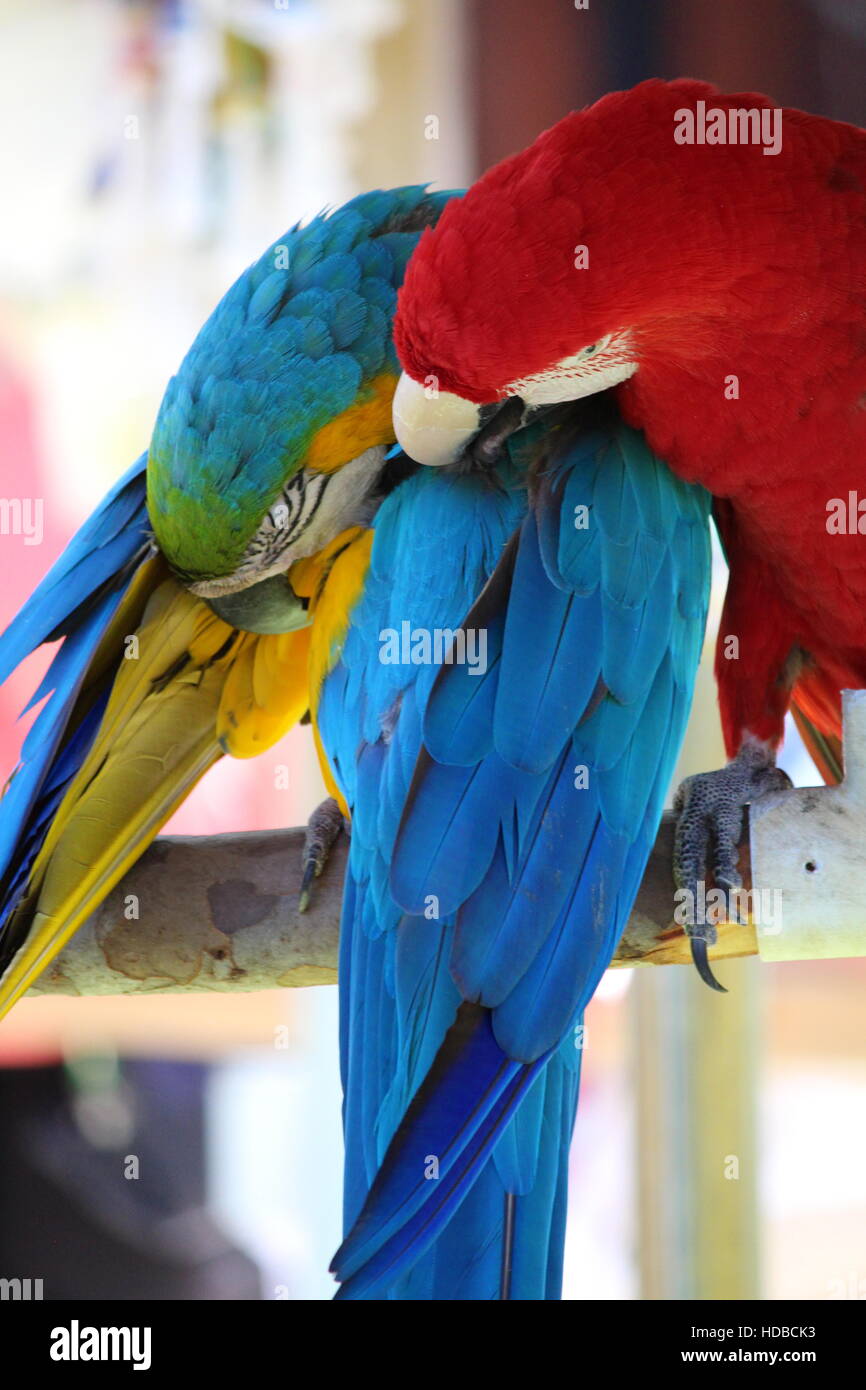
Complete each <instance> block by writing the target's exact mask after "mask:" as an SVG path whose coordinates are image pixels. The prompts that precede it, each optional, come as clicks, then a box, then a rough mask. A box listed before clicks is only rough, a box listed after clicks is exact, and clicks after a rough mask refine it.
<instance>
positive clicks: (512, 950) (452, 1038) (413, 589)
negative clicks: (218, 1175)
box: [317, 393, 710, 1300]
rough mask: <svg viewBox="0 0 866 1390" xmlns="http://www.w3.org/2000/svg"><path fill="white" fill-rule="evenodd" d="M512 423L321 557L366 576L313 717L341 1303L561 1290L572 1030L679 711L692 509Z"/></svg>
mask: <svg viewBox="0 0 866 1390" xmlns="http://www.w3.org/2000/svg"><path fill="white" fill-rule="evenodd" d="M434 397H435V393H434ZM432 410H433V412H435V398H434V399H433V404H432ZM516 423H518V424H520V423H521V421H520V420H519V419H518V420H517V422H516ZM514 424H515V421H512V422H511V423H510V426H508V428H503V424H502V418H501V416H500V417H498V418H497V420H494V421H491V422H490V425H489V426H488V427H487V430H486V435H485V432H484V431H482V436H479V437H478V438H477V439H476V440H474V441H473V442H472V448H471V450H470V451H469V452H468V453H464V456H463V457H462V459H461V460H459V466H458V467H457V468H456V469H455V470H451V471H449V470H447V469H440V468H435V469H428V468H424V469H422V470H420V471H419V472H417V473H416V474H414V475H413V476H411V477H410V478H408V479H407V480H406V481H404V482H403V483H402V485H401V486H400V487H398V488H396V489H395V490H394V491H393V492H392V493H391V494H390V496H389V497H387V498H386V499H385V501H384V502H383V503H382V505H381V507H380V509H379V511H378V513H377V515H376V518H375V520H374V522H373V539H372V547H371V548H370V546H369V540H368V539H367V540H365V542H364V543H363V545H362V543H361V541H360V540H359V541H358V543H357V551H356V553H355V554H354V555H353V550H352V547H349V548H347V549H346V550H345V551H344V552H343V553H342V555H341V556H340V558H339V560H338V561H337V562H336V563H337V564H340V565H344V566H345V567H346V571H347V573H348V572H354V573H355V574H356V575H359V574H361V573H363V571H364V567H365V566H367V568H366V573H365V574H364V577H363V579H362V580H356V583H355V587H356V589H357V590H358V592H359V594H360V597H359V599H358V602H357V603H356V605H355V606H354V607H353V609H352V612H351V619H350V625H349V629H348V633H347V635H346V637H345V640H344V642H343V645H342V648H341V650H340V653H339V657H338V659H337V660H336V662H335V663H334V667H333V669H332V670H331V672H330V674H326V675H325V678H324V681H323V684H322V686H321V695H320V698H319V700H318V705H317V719H318V726H319V730H320V735H321V738H322V741H323V744H324V747H325V749H326V751H327V754H328V757H329V759H330V762H331V765H332V768H333V771H334V774H335V777H336V778H337V781H338V783H339V785H340V787H341V789H342V791H343V794H344V797H345V800H346V802H347V804H348V806H349V808H350V811H351V815H352V839H351V850H350V857H349V865H348V877H347V882H346V889H345V898H344V909H343V921H342V930H341V960H340V991H341V1016H342V1023H341V1051H342V1066H343V1085H344V1092H345V1107H344V1120H345V1139H346V1179H345V1193H344V1204H345V1226H346V1232H347V1234H346V1239H345V1241H344V1243H343V1245H342V1247H341V1249H340V1250H339V1251H338V1253H337V1256H336V1258H335V1261H334V1266H333V1267H334V1271H335V1273H336V1275H337V1277H338V1278H339V1279H340V1280H342V1281H343V1283H342V1288H341V1290H340V1293H339V1294H338V1297H341V1298H349V1299H370V1298H372V1299H378V1298H392V1299H393V1298H396V1299H437V1300H454V1299H472V1300H480V1299H497V1298H509V1299H555V1298H558V1297H559V1296H560V1289H561V1279H562V1256H563V1244H564V1226H565V1211H566V1185H567V1158H568V1149H569V1144H570V1140H571V1133H572V1127H573V1122H574V1115H575V1106H576V1101H577V1089H578V1079H579V1071H580V1057H581V1051H580V1046H581V1038H582V1028H581V1020H582V1014H583V1010H584V1007H585V1005H586V1004H587V1002H588V1001H589V999H590V997H591V995H592V993H593V991H594V990H595V987H596V985H597V983H598V981H599V979H600V977H601V974H602V972H603V971H604V970H605V968H606V967H607V965H608V963H609V961H610V957H611V955H612V953H613V951H614V948H615V946H616V943H617V941H618V938H619V936H620V934H621V932H622V930H623V927H624V925H625V922H626V919H627V917H628V914H629V911H630V909H631V906H632V903H633V901H634V897H635V894H636V892H637V889H638V886H639V884H640V880H641V877H642V874H643V871H644V868H645V865H646V861H647V857H648V855H649V852H650V848H651V846H652V844H653V842H654V839H655V835H656V831H657V828H658V822H659V818H660V815H661V811H662V806H663V802H664V797H665V793H666V790H667V787H668V784H669V781H670V778H671V775H672V772H673V767H674V762H675V760H676V757H677V753H678V750H679V747H680V743H681V740H682V736H683V732H684V730H685V725H686V720H687V716H688V711H689V707H690V703H691V697H692V690H693V683H694V677H695V671H696V667H697V661H698V657H699V652H700V647H701V642H702V637H703V630H704V622H705V617H706V607H707V600H708V590H709V574H710V553H709V537H708V497H707V494H706V493H704V492H703V490H702V489H700V488H695V487H690V486H688V485H686V484H684V483H682V482H680V481H679V480H677V479H676V478H675V477H674V476H673V475H672V474H671V473H670V472H669V471H668V469H667V468H666V467H665V465H664V464H662V463H661V462H659V461H658V460H657V459H656V458H654V456H653V455H652V453H651V452H650V451H649V449H648V447H647V445H646V443H645V441H644V440H643V438H642V436H640V435H639V434H637V433H635V432H634V431H633V430H631V429H628V428H627V427H626V426H625V425H624V424H623V423H622V422H621V421H620V420H619V418H618V417H617V415H616V412H615V409H614V407H613V406H612V405H610V404H609V403H608V402H607V401H603V402H601V403H600V404H598V403H596V404H594V405H590V406H587V405H577V406H572V407H569V408H567V409H566V410H565V411H562V410H558V411H557V412H556V413H555V414H554V415H545V414H542V413H539V414H538V416H537V418H536V419H535V421H534V422H532V421H531V420H530V422H529V423H527V424H526V425H525V426H524V427H523V428H521V429H519V430H518V431H517V432H516V433H515V432H514ZM509 433H510V438H508V437H506V436H507V435H508V434H509ZM367 549H369V551H370V553H369V562H368V561H367V558H366V552H367ZM437 641H439V649H440V652H441V651H442V650H443V649H444V650H447V651H449V652H450V656H446V657H445V659H444V662H443V661H442V658H441V655H440V657H439V658H438V664H437V658H436V650H437Z"/></svg>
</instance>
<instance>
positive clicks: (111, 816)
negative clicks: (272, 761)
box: [0, 187, 448, 1014]
mask: <svg viewBox="0 0 866 1390" xmlns="http://www.w3.org/2000/svg"><path fill="white" fill-rule="evenodd" d="M447 197H448V195H447V194H432V193H429V192H428V191H426V190H425V189H424V188H421V187H415V188H402V189H395V190H393V191H390V192H380V193H369V194H365V195H363V196H361V197H359V198H355V199H354V200H353V201H352V202H350V203H348V204H347V205H346V206H345V207H343V208H341V209H339V210H338V211H336V212H333V213H332V214H331V215H330V216H320V217H317V218H315V219H314V220H313V221H312V222H311V223H310V224H309V225H307V226H303V227H301V226H298V227H295V228H293V229H292V230H291V231H289V232H288V233H287V234H286V236H285V237H283V238H282V240H281V241H279V242H277V243H275V244H274V245H273V246H272V247H271V248H269V250H268V251H266V252H265V254H264V255H263V256H262V257H261V258H260V259H259V260H258V261H257V262H256V263H255V264H254V265H252V266H251V267H250V268H249V269H248V270H247V271H245V272H244V274H243V275H241V277H240V278H239V280H238V281H237V282H236V284H235V285H234V286H233V287H232V288H231V289H230V290H229V292H228V293H227V294H226V296H225V297H224V298H223V299H222V300H221V302H220V303H219V304H218V306H217V308H216V309H215V310H214V312H213V314H212V315H211V317H210V319H209V320H208V322H207V323H206V324H205V326H204V327H203V329H202V330H201V332H200V333H199V335H198V337H197V338H196V340H195V342H194V344H193V346H192V348H191V349H190V351H189V353H188V354H187V356H186V358H185V359H184V361H183V363H182V365H181V367H180V369H179V370H178V373H177V375H176V376H175V377H174V378H173V379H172V381H171V382H170V384H169V386H168V389H167V391H166V394H165V398H164V400H163V402H162V405H161V407H160V410H159V414H158V418H157V421H156V425H155V428H154V432H153V438H152V440H151V443H150V447H149V450H148V452H147V454H146V455H142V457H141V458H140V459H139V460H138V461H137V462H136V463H135V464H134V465H133V466H132V468H131V469H130V470H129V472H128V473H127V474H126V475H125V477H123V478H122V479H121V480H120V482H118V483H117V485H116V486H115V487H114V488H113V489H112V490H111V492H110V493H109V494H108V496H107V497H106V499H105V501H104V502H103V503H102V505H101V506H100V507H99V508H98V509H97V510H96V512H95V513H94V514H93V516H91V518H90V519H89V520H88V521H87V522H86V523H85V524H84V526H83V527H82V528H81V530H80V531H79V532H78V534H77V535H76V536H75V538H74V539H73V540H72V541H71V543H70V545H69V546H68V547H67V549H66V550H65V551H64V553H63V554H62V555H61V557H60V558H59V560H58V561H57V563H56V564H55V565H54V567H53V568H52V569H51V571H50V572H49V573H48V575H47V576H46V577H45V579H44V580H43V581H42V583H41V584H40V585H39V587H38V588H37V590H36V591H35V593H34V594H33V595H32V597H31V598H30V599H29V600H28V602H27V603H26V604H25V606H24V608H23V609H22V610H21V612H20V613H19V614H18V615H17V617H16V618H15V619H14V621H13V622H12V623H11V625H10V626H9V628H8V629H7V630H6V632H5V633H4V634H3V636H2V638H0V679H5V678H6V676H7V675H8V674H9V672H10V671H11V670H12V669H14V667H15V666H16V665H17V664H18V663H19V662H20V661H21V660H22V659H23V658H24V657H25V656H26V655H27V654H28V653H29V652H30V651H32V650H33V649H34V648H36V647H38V646H39V645H40V644H42V643H44V642H51V641H54V640H56V639H58V638H60V639H62V641H61V642H60V645H59V647H58V648H57V650H56V652H55V655H54V658H53V661H52V663H51V665H50V668H49V670H48V672H47V674H46V676H45V678H44V679H43V681H42V683H41V684H40V686H39V688H38V690H37V691H36V693H35V695H34V696H33V700H32V701H31V702H30V703H31V706H32V705H34V704H37V703H38V702H40V701H42V700H45V703H44V705H43V708H42V709H41V710H40V711H39V714H38V716H37V718H36V720H35V722H34V724H33V726H32V728H31V729H30V731H29V733H28V734H27V737H26V739H25V741H24V744H23V747H22V751H21V758H20V762H19V766H18V768H17V769H16V771H15V773H14V775H13V777H12V778H11V781H10V783H9V786H8V789H7V791H6V794H5V796H4V798H3V800H2V802H0V927H2V934H0V970H2V979H0V1014H2V1013H4V1012H5V1011H6V1010H7V1009H8V1008H10V1007H11V1006H12V1004H14V1002H15V1001H16V1000H17V999H18V998H19V997H20V996H21V994H23V993H24V991H25V990H26V989H27V988H28V987H29V985H31V984H32V983H33V981H34V980H35V979H36V978H37V977H38V975H39V973H40V972H41V971H42V970H43V969H44V968H45V966H46V965H47V964H48V963H49V961H50V960H51V959H52V958H53V957H54V956H55V955H56V953H57V952H58V951H59V950H60V949H61V948H62V946H63V945H64V944H65V942H66V941H67V940H68V939H69V937H70V936H71V935H72V933H73V932H74V931H75V930H76V929H77V927H78V926H79V925H80V924H81V923H82V922H83V921H84V920H85V918H86V917H87V916H88V915H89V914H90V913H91V912H92V911H93V910H94V908H95V907H96V906H97V905H98V903H99V902H100V901H101V900H102V898H103V897H104V896H105V895H106V893H108V891H109V890H110V888H111V887H112V886H113V885H114V884H115V883H116V882H117V881H118V880H119V879H120V878H121V876H122V875H123V873H124V872H125V871H126V869H127V868H128V867H129V865H130V864H131V863H133V862H134V861H135V860H136V859H137V858H138V857H139V855H141V854H142V853H143V851H144V849H145V848H146V846H147V845H148V844H149V843H150V841H151V840H152V839H153V837H154V836H155V834H156V833H157V831H158V830H159V828H160V827H161V826H162V825H163V824H164V823H165V821H166V820H167V819H168V817H169V816H170V815H171V813H172V811H173V810H174V809H175V808H176V807H177V806H178V804H179V803H180V802H181V801H182V800H183V798H184V797H185V796H186V795H187V793H188V792H189V790H190V789H191V787H192V786H193V785H194V784H195V783H196V782H197V781H198V780H199V778H201V777H202V776H203V775H204V773H205V772H207V770H208V769H209V768H210V767H211V766H212V765H213V764H214V762H216V760H217V759H218V758H220V757H221V756H222V754H223V753H230V754H232V755H234V756H236V757H250V756H253V755H255V754H257V753H259V752H262V751H264V750H265V749H266V748H269V747H270V746H271V745H272V744H273V743H274V742H275V741H276V740H277V739H278V738H280V737H281V736H282V734H283V733H284V732H285V731H286V730H287V729H288V728H289V727H290V726H291V725H292V724H294V723H295V722H297V721H298V720H299V719H300V718H301V717H302V716H303V715H304V714H305V712H306V711H307V710H308V709H309V707H310V693H309V669H310V663H311V660H312V652H313V648H314V647H315V646H316V644H317V643H319V644H322V643H324V644H325V645H327V643H328V642H329V641H330V640H331V639H330V632H331V627H333V629H334V631H335V632H336V631H337V630H338V629H339V625H340V621H341V620H342V614H341V611H340V600H339V597H338V596H337V595H336V593H335V591H334V589H333V586H332V587H331V591H330V602H329V605H328V606H327V607H320V617H319V620H318V630H317V631H316V632H315V634H314V632H313V627H312V626H311V624H310V617H309V614H308V612H307V607H308V600H307V599H301V598H299V597H298V596H297V594H296V593H295V591H294V590H293V589H292V587H291V584H290V582H287V578H286V574H287V571H289V570H290V568H291V566H292V565H293V563H294V562H295V561H296V560H299V559H301V558H303V560H304V574H305V581H306V582H307V583H308V584H313V583H314V582H317V578H318V580H319V581H320V580H321V578H322V573H320V572H318V571H317V566H327V564H328V563H329V557H330V553H331V552H330V551H329V546H330V544H331V542H332V541H333V540H334V538H335V537H338V536H339V535H340V534H341V533H344V532H346V533H347V534H350V535H352V536H353V537H354V536H355V535H356V533H359V534H362V533H363V531H364V529H365V527H366V523H367V521H368V519H369V517H370V516H371V515H372V512H373V511H374V510H375V507H376V504H377V500H378V497H379V496H380V495H381V493H382V492H384V491H385V490H386V489H387V487H388V486H390V485H392V484H393V481H394V479H395V478H397V477H399V472H400V468H401V467H402V465H401V463H400V461H399V459H395V460H387V459H386V457H385V455H386V453H387V452H388V450H389V449H390V448H391V446H392V444H393V439H394V436H393V429H392V424H391V397H392V395H393V389H394V384H395V382H396V379H397V376H398V373H399V369H398V364H397V361H396V357H395V354H394V348H393V344H392V341H391V324H392V318H393V312H394V305H395V297H396V290H397V287H398V285H399V283H400V280H401V278H402V274H403V271H404V269H405V265H406V262H407V260H408V257H409V255H410V254H411V251H412V249H413V248H414V246H415V243H416V241H417V239H418V233H419V230H420V229H421V228H422V227H423V226H426V225H428V224H430V223H431V222H433V221H435V219H436V217H437V216H438V214H439V212H440V211H441V208H442V207H443V205H444V203H445V201H446V200H447ZM325 619H327V621H328V623H329V625H330V626H329V627H328V629H327V631H325V629H324V623H325ZM46 697H47V698H46ZM28 708H30V706H28ZM328 775H330V774H328ZM319 840H321V836H320V837H319ZM320 850H321V845H320V843H318V842H315V841H314V843H313V851H314V853H312V855H311V858H310V861H309V863H308V865H307V876H309V874H310V873H312V872H315V871H318V869H319V868H320V867H321V862H320V853H319V852H320Z"/></svg>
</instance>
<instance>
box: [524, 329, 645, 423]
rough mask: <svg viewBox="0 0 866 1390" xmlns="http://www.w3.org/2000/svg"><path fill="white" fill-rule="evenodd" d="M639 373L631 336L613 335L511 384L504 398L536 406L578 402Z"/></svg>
mask: <svg viewBox="0 0 866 1390" xmlns="http://www.w3.org/2000/svg"><path fill="white" fill-rule="evenodd" d="M637 369H638V364H637V362H636V361H635V360H634V354H633V349H632V343H631V337H630V335H629V334H628V333H627V332H622V333H612V334H610V335H609V336H608V337H607V338H602V339H601V341H600V342H598V343H593V344H592V345H591V346H589V347H585V348H581V350H580V352H576V353H574V355H573V356H572V357H563V358H562V360H561V361H559V362H555V363H554V364H553V366H552V367H547V368H545V370H544V371H543V372H534V373H532V374H531V375H530V376H525V377H520V378H519V379H518V380H517V381H512V382H509V384H508V386H507V387H506V389H505V392H503V394H504V395H509V396H520V397H522V399H523V400H524V401H525V402H526V404H527V405H533V406H534V405H554V404H556V403H557V402H559V401H577V400H580V399H581V397H583V396H592V395H594V394H595V392H596V391H606V390H607V389H608V388H609V387H611V386H618V385H619V383H620V382H621V381H627V380H628V378H629V377H630V376H633V375H634V373H635V372H636V371H637Z"/></svg>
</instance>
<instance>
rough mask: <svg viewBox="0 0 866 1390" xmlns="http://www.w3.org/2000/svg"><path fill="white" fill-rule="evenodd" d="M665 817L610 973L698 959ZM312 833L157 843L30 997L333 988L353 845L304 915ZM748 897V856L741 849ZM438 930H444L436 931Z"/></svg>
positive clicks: (740, 946) (739, 939)
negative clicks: (306, 850)
mask: <svg viewBox="0 0 866 1390" xmlns="http://www.w3.org/2000/svg"><path fill="white" fill-rule="evenodd" d="M673 835H674V827H673V820H672V818H671V817H670V816H666V817H665V820H664V821H663V823H662V826H661V829H660V831H659V835H658V839H657V840H656V844H655V848H654V850H653V853H652V856H651V857H650V861H649V864H648V866H647V872H646V875H645V877H644V881H643V884H642V886H641V890H640V893H639V895H638V900H637V903H636V904H635V909H634V912H633V913H632V916H631V919H630V921H629V924H628V927H627V928H626V931H625V934H624V936H623V938H622V941H621V942H620V945H619V949H618V951H617V954H616V958H615V959H614V961H613V965H615V966H618V965H619V966H622V965H674V964H684V963H686V962H688V961H689V960H690V953H689V944H688V941H687V940H686V937H685V935H684V934H683V931H682V929H681V928H680V927H677V926H675V925H674V924H673V921H672V918H673V911H674V901H673V882H672V877H671V862H672V854H673ZM303 843H304V831H303V830H272V831H259V832H254V833H250V834H238V835H215V836H201V837H198V836H186V835H177V836H165V837H163V838H162V839H159V840H157V841H156V842H155V843H154V844H153V845H152V846H151V847H150V849H149V850H148V851H147V853H146V854H145V855H144V856H143V857H142V859H141V860H140V861H139V863H138V864H136V865H135V867H134V868H133V869H131V870H130V872H129V873H128V874H127V876H126V878H125V879H124V880H123V882H122V883H121V884H119V885H118V887H117V888H115V889H114V891H113V892H112V893H111V894H109V896H108V898H107V899H106V901H105V902H104V903H103V905H102V907H100V908H99V910H98V911H97V912H96V913H94V915H93V916H92V917H91V918H90V920H89V921H88V922H86V923H85V924H84V926H83V927H82V928H81V930H80V931H79V932H78V933H77V934H76V935H75V937H74V938H73V940H72V941H71V942H70V944H69V945H68V946H67V947H66V949H65V950H64V951H63V952H62V953H61V954H60V955H59V956H58V957H57V959H56V960H55V961H54V962H53V963H52V964H51V965H50V966H49V967H48V969H47V970H46V971H45V973H44V974H43V975H42V977H41V978H40V980H39V982H38V983H37V984H36V985H35V986H34V987H33V989H31V991H30V993H31V994H71V995H92V994H188V993H206V992H208V991H223V990H228V991H236V990H261V989H274V988H278V987H282V986H286V985H322V984H333V983H334V982H335V981H336V978H337V947H338V939H339V918H340V901H341V897H342V885H343V873H344V870H345V865H346V855H347V852H348V841H347V839H346V837H345V836H344V835H343V836H341V837H340V839H339V840H338V841H337V844H336V845H335V846H334V849H333V851H332V854H331V858H330V861H329V863H328V864H327V866H326V868H325V871H324V873H323V874H322V877H321V878H320V879H318V880H317V881H316V884H315V886H314V890H313V896H312V901H311V903H310V907H309V910H308V911H307V912H306V913H303V914H302V913H299V912H298V910H297V901H298V891H299V888H300V878H301V851H302V847H303ZM741 864H742V865H743V869H744V874H743V877H744V879H745V881H746V886H748V880H749V863H748V846H745V845H744V846H742V847H741ZM431 930H435V924H434V923H431ZM756 952H757V942H756V937H755V931H754V928H753V927H752V926H750V925H747V926H740V925H736V924H728V925H725V926H723V927H721V928H720V930H719V941H718V943H717V945H716V946H714V947H711V948H710V956H711V958H712V959H714V960H719V959H724V958H725V957H729V956H745V955H754V954H755V953H756Z"/></svg>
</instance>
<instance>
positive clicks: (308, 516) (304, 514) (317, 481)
mask: <svg viewBox="0 0 866 1390" xmlns="http://www.w3.org/2000/svg"><path fill="white" fill-rule="evenodd" d="M384 458H385V450H384V448H383V447H382V445H380V444H377V445H374V447H373V448H371V449H365V450H364V452H363V454H359V455H358V457H357V458H354V459H352V460H351V461H350V462H349V463H346V464H344V465H343V467H342V468H338V469H337V470H336V471H335V472H333V473H313V472H308V471H307V470H306V469H302V470H301V472H300V473H297V474H296V475H295V477H294V478H292V480H291V481H290V482H289V483H288V484H287V485H286V487H285V488H284V489H283V491H282V493H281V494H280V496H279V497H278V498H277V499H276V501H275V502H274V503H273V504H272V505H271V508H270V510H269V511H268V512H267V514H266V516H265V517H264V519H263V520H262V523H261V525H260V526H259V529H258V531H257V532H256V534H255V535H254V536H253V538H252V540H251V541H250V543H249V545H248V546H247V549H246V553H245V555H244V558H243V559H242V560H241V563H240V564H239V565H238V567H237V569H236V570H235V572H234V574H227V575H223V576H220V578H219V579H203V580H200V581H199V583H197V584H191V585H190V586H189V587H190V591H191V592H192V593H194V594H198V595H199V597H200V598H219V597H220V596H221V595H223V594H236V593H238V592H240V590H242V589H248V588H249V587H250V585H251V584H258V582H259V580H261V579H269V578H270V577H271V575H273V574H284V573H285V571H286V570H287V569H288V567H289V565H291V564H294V562H295V560H303V559H306V557H307V556H308V555H315V554H316V552H317V551H319V550H321V549H322V548H323V546H326V545H327V544H328V543H329V541H332V540H333V539H334V537H335V536H338V535H339V534H340V532H341V531H344V530H345V529H346V527H347V526H353V525H356V524H363V523H365V522H366V520H367V515H366V512H365V503H366V502H367V500H368V497H369V494H370V491H371V489H372V486H373V484H374V482H375V480H376V478H377V477H378V476H379V474H380V472H381V471H382V464H383V462H384Z"/></svg>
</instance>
